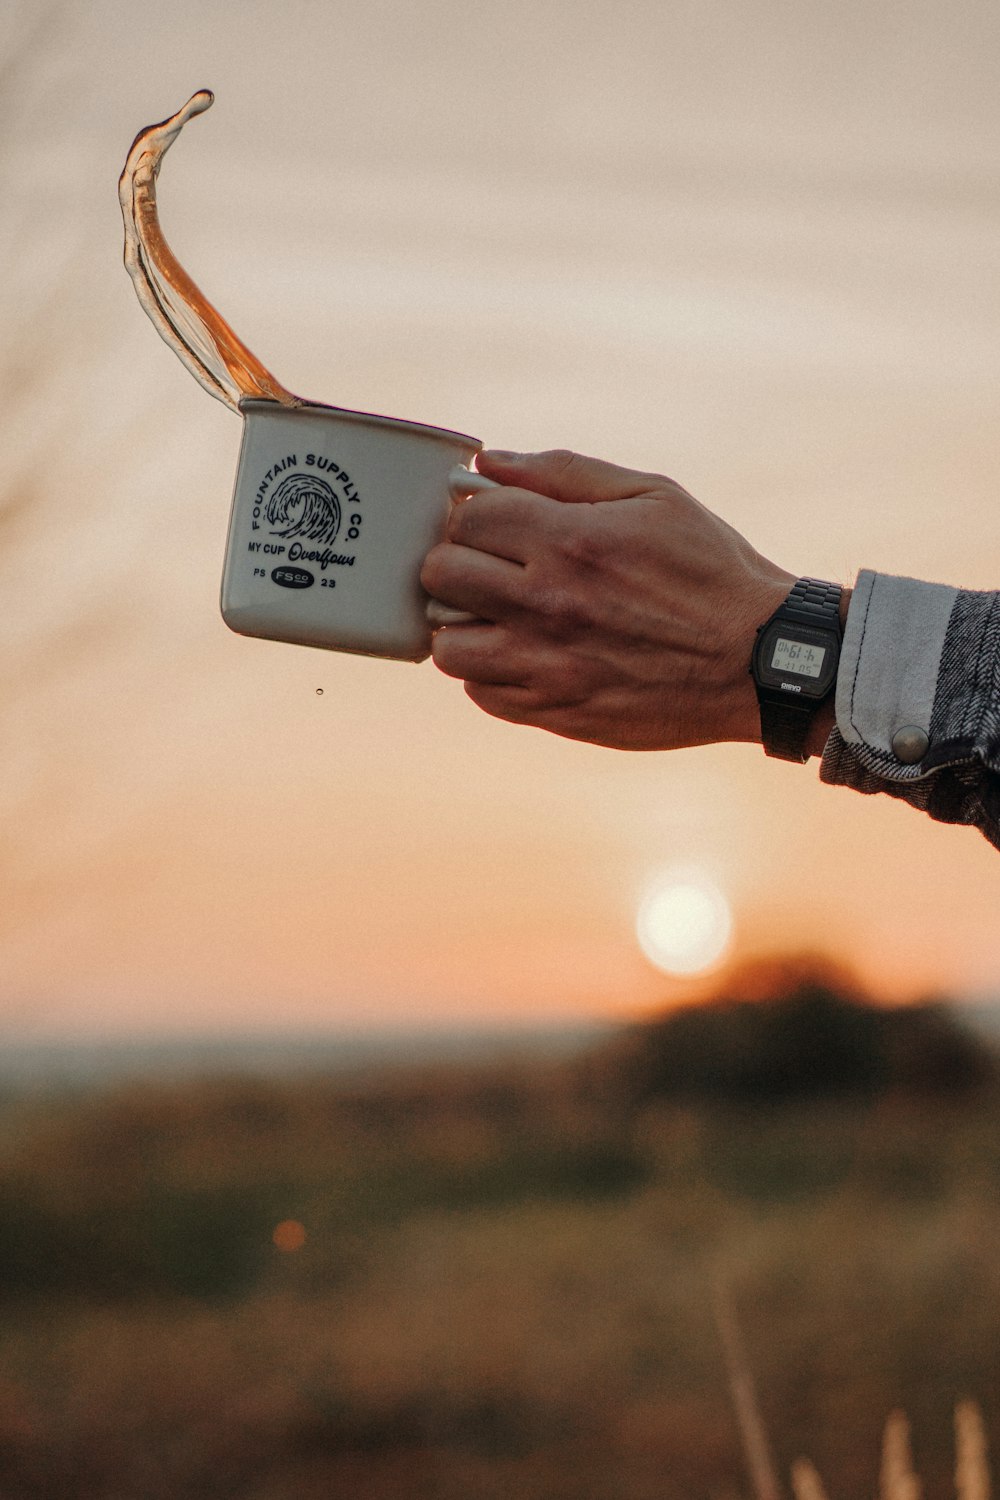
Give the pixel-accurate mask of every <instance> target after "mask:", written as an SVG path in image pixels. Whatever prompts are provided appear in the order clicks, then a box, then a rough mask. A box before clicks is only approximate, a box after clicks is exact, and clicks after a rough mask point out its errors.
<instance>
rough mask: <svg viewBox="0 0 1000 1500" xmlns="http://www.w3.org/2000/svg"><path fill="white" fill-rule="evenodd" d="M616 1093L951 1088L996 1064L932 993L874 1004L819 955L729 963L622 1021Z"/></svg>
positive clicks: (719, 1095) (751, 1099) (687, 1095)
mask: <svg viewBox="0 0 1000 1500" xmlns="http://www.w3.org/2000/svg"><path fill="white" fill-rule="evenodd" d="M612 1050H613V1053H614V1055H615V1056H616V1057H617V1060H618V1066H619V1068H620V1080H619V1081H620V1086H621V1088H622V1089H623V1090H624V1094H625V1099H626V1101H627V1102H628V1103H629V1104H630V1105H632V1106H640V1107H641V1106H642V1105H643V1104H645V1103H647V1102H649V1101H652V1100H654V1099H662V1098H671V1099H677V1100H699V1101H706V1102H712V1101H720V1102H721V1101H729V1102H732V1103H744V1104H760V1103H767V1102H774V1103H781V1102H783V1101H790V1102H793V1101H797V1100H808V1099H811V1098H816V1099H832V1098H850V1097H855V1098H872V1097H875V1096H877V1095H880V1094H883V1093H895V1094H906V1095H911V1096H917V1095H957V1094H963V1093H967V1092H968V1091H969V1090H971V1089H975V1088H978V1087H980V1086H981V1085H983V1084H985V1083H987V1082H989V1081H990V1080H992V1079H994V1078H995V1077H996V1076H997V1061H996V1057H995V1055H994V1053H993V1051H992V1049H991V1048H990V1047H989V1046H988V1045H987V1043H986V1042H984V1041H983V1040H981V1039H980V1038H979V1037H977V1036H975V1035H973V1033H972V1032H970V1031H969V1030H968V1029H967V1028H966V1027H965V1026H964V1025H963V1024H962V1022H961V1020H960V1018H959V1017H958V1016H957V1015H956V1014H955V1013H954V1011H953V1010H951V1009H950V1008H949V1006H948V1005H947V1004H946V1003H945V1002H943V1001H937V1002H926V1003H923V1004H914V1005H906V1006H898V1007H891V1008H890V1007H885V1006H879V1005H876V1004H875V1003H874V1002H873V1001H872V1000H871V998H870V997H868V996H867V995H865V994H864V993H863V992H862V990H861V988H860V987H859V985H858V984H857V983H856V981H855V980H854V979H853V978H852V977H851V976H850V975H849V974H847V973H846V972H844V971H842V970H840V969H838V968H837V967H835V966H834V965H832V964H829V963H827V962H825V961H823V960H818V959H812V958H804V959H801V958H800V959H783V960H781V961H773V962H768V963H766V964H755V965H753V966H750V967H745V968H742V969H740V970H737V971H735V972H734V973H733V974H732V975H731V976H729V978H728V980H727V981H726V982H725V984H724V985H723V986H722V987H721V988H720V991H719V993H718V995H717V996H716V997H714V998H713V999H711V1000H709V1001H708V1002H707V1003H704V1004H700V1005H685V1006H682V1007H680V1008H675V1009H671V1010H669V1011H665V1012H663V1013H662V1014H660V1015H658V1016H656V1017H654V1018H653V1019H651V1020H648V1021H646V1022H644V1023H642V1024H640V1025H638V1026H636V1027H633V1028H632V1029H630V1031H629V1032H628V1034H627V1035H626V1037H625V1038H624V1039H623V1040H621V1041H618V1042H616V1043H614V1044H613V1048H612Z"/></svg>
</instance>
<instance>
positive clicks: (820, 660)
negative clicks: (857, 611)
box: [753, 620, 840, 699]
mask: <svg viewBox="0 0 1000 1500" xmlns="http://www.w3.org/2000/svg"><path fill="white" fill-rule="evenodd" d="M839 655H840V642H839V640H838V639H837V635H836V633H835V632H834V631H832V630H821V629H812V628H811V627H810V626H808V625H793V624H790V623H789V621H787V620H772V621H771V623H770V624H769V625H767V626H765V628H764V629H763V630H762V631H761V633H760V635H759V636H758V637H757V644H756V646H755V648H754V656H753V675H754V677H755V679H756V681H757V682H758V683H759V684H760V685H761V687H768V688H777V689H778V690H779V691H781V692H786V693H788V695H789V697H797V698H806V699H814V698H825V697H826V695H827V693H828V692H829V691H830V688H831V687H832V686H833V682H834V679H835V677H836V675H837V659H838V657H839Z"/></svg>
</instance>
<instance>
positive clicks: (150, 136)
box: [118, 89, 302, 412]
mask: <svg viewBox="0 0 1000 1500" xmlns="http://www.w3.org/2000/svg"><path fill="white" fill-rule="evenodd" d="M214 98H215V95H214V94H213V93H212V92H211V90H210V89H199V90H198V92H197V93H196V94H192V95H191V98H190V99H189V100H188V102H187V103H186V104H185V105H184V107H183V108H182V109H179V110H178V111H177V113H176V114H173V115H171V116H170V118H169V119H168V120H162V121H161V122H160V123H159V124H158V125H147V126H146V128H145V130H140V132H139V134H138V135H137V136H136V138H135V140H134V141H133V142H132V147H131V150H130V151H129V154H128V158H127V160H126V162H125V169H124V171H123V172H122V175H121V178H120V179H119V182H118V199H119V202H120V203H121V208H122V219H123V221H124V224H125V269H126V270H127V271H128V273H129V275H130V276H131V278H132V283H133V285H134V287H135V290H136V295H137V296H138V298H139V301H140V303H141V304H142V307H143V309H144V310H145V312H146V314H147V315H148V317H149V318H150V320H151V322H152V323H153V325H154V327H155V328H156V330H157V332H158V333H159V335H160V337H161V338H162V339H163V340H164V341H165V342H166V343H167V344H169V345H170V347H171V349H173V351H174V353H175V354H176V355H177V357H178V358H179V359H180V360H181V361H182V362H183V363H184V364H185V365H186V366H187V368H188V369H189V370H190V372H191V374H192V375H193V376H194V378H195V380H197V381H198V383H199V385H201V386H203V387H204V389H205V390H206V391H208V393H209V395H210V396H214V397H215V398H216V400H217V401H222V402H224V403H225V405H226V406H228V407H229V408H230V409H231V410H232V411H235V412H239V409H240V407H239V403H240V401H241V399H245V398H250V399H253V400H257V401H278V402H280V403H281V405H282V406H299V405H301V404H302V403H301V402H300V400H299V398H298V397H297V396H293V395H292V393H291V391H286V390H285V388H284V386H283V385H280V384H279V383H278V381H277V380H275V378H274V376H273V375H272V374H271V373H270V371H268V370H266V369H265V368H264V366H263V365H262V364H261V363H260V360H259V359H257V357H256V355H254V354H252V353H251V352H250V350H249V349H248V348H247V346H246V345H245V344H244V343H243V342H242V341H241V340H240V339H238V338H237V337H236V334H235V333H234V332H233V330H232V329H231V328H230V326H229V324H228V323H227V322H226V321H225V319H224V318H222V317H221V316H220V315H219V313H217V312H216V310H215V308H214V307H213V306H212V304H211V302H209V300H208V298H207V297H206V296H205V295H204V293H203V292H201V291H199V289H198V287H197V286H195V284H194V282H193V281H192V280H191V277H190V276H189V275H188V274H187V272H186V271H185V269H184V267H183V266H182V265H181V263H180V261H179V260H178V259H177V257H176V256H175V255H174V253H173V251H172V250H171V249H170V246H169V245H168V244H167V242H166V240H165V239H164V237H163V231H162V229H161V228H160V221H159V217H158V214H157V205H156V179H157V177H158V176H159V172H160V166H161V164H162V161H163V157H164V154H165V153H166V152H167V150H168V149H169V148H170V147H171V146H172V145H173V143H174V141H175V140H176V139H177V137H178V136H179V135H180V133H181V131H182V130H183V128H184V126H185V125H186V124H187V122H188V120H190V119H193V118H194V116H195V115H200V114H203V113H204V111H205V110H206V109H208V108H209V107H210V106H211V104H212V101H213V99H214Z"/></svg>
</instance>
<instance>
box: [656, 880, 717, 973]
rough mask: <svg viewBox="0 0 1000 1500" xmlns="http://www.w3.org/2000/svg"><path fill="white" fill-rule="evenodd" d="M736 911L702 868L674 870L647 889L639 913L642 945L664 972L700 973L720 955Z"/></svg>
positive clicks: (715, 961) (710, 965) (709, 966)
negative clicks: (732, 911) (703, 872)
mask: <svg viewBox="0 0 1000 1500" xmlns="http://www.w3.org/2000/svg"><path fill="white" fill-rule="evenodd" d="M732 925H733V922H732V913H731V912H730V909H729V903H728V901H727V900H726V898H725V896H724V895H723V894H722V892H721V891H720V890H719V887H718V886H717V885H716V884H715V883H714V882H713V881H711V880H710V879H709V878H708V877H707V876H706V875H704V874H702V873H701V872H700V871H670V872H668V873H666V874H664V875H661V876H660V877H659V879H657V880H656V881H654V883H653V884H652V885H651V886H650V887H649V889H648V890H647V891H646V894H645V896H644V897H643V899H642V902H641V904H640V906H639V911H638V914H637V916H636V936H637V937H638V939H639V946H640V948H641V949H642V951H643V953H644V954H645V955H646V957H647V958H648V959H649V961H650V963H651V964H654V965H655V967H656V968H658V969H661V970H662V971H663V973H664V974H676V975H688V974H700V973H702V972H703V971H704V970H705V969H710V968H711V967H712V965H713V964H715V963H717V962H718V960H719V959H720V958H721V957H722V955H723V953H724V952H725V950H726V947H727V945H728V943H729V938H730V934H731V932H732Z"/></svg>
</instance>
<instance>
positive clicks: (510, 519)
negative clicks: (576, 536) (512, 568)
mask: <svg viewBox="0 0 1000 1500" xmlns="http://www.w3.org/2000/svg"><path fill="white" fill-rule="evenodd" d="M556 506H557V502H556V501H554V500H548V499H546V497H545V496H544V495H535V494H533V493H532V492H531V491H530V490H515V489H507V488H503V489H496V490H484V491H481V492H480V493H479V494H477V495H470V496H469V498H468V499H467V500H460V501H459V502H458V503H457V504H456V505H455V506H454V507H453V509H452V512H451V515H450V516H449V518H448V540H449V541H452V542H457V543H458V544H459V545H460V546H462V547H474V548H475V550H476V551H477V552H489V553H491V554H492V555H493V556H494V557H503V558H506V559H507V560H508V561H509V562H516V563H526V562H527V561H528V559H529V557H530V556H531V553H532V551H533V544H537V541H538V538H539V537H540V536H542V535H544V534H546V533H547V532H548V531H550V530H551V529H552V527H553V526H554V524H555V519H556V518H555V515H554V510H555V508H556Z"/></svg>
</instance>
